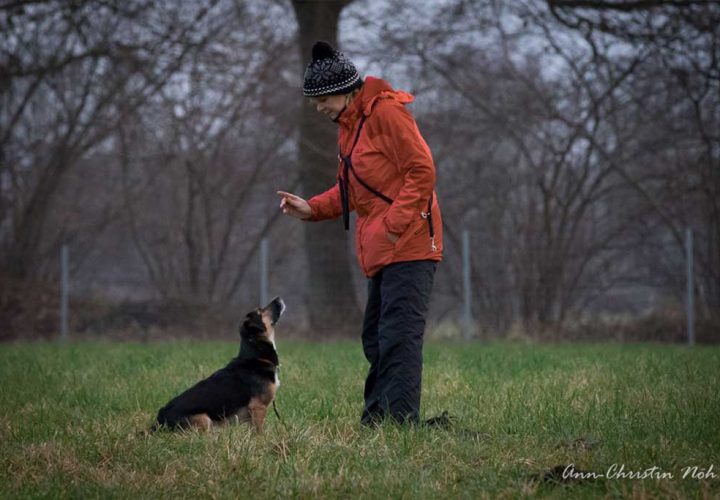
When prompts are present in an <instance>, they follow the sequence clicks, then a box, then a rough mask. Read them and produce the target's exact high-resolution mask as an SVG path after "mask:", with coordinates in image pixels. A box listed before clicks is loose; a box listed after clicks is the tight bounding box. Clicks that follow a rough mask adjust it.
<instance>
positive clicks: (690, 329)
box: [685, 227, 695, 345]
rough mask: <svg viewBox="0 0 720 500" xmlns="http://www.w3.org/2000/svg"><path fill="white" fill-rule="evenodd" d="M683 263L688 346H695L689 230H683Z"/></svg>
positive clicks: (690, 238)
mask: <svg viewBox="0 0 720 500" xmlns="http://www.w3.org/2000/svg"><path fill="white" fill-rule="evenodd" d="M685 261H686V264H687V300H686V302H685V308H686V316H687V336H688V344H689V345H694V344H695V297H694V283H693V281H694V279H693V278H694V276H693V268H694V266H693V233H692V229H691V228H689V227H688V228H687V229H686V230H685Z"/></svg>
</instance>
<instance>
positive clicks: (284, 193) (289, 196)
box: [277, 191, 300, 200]
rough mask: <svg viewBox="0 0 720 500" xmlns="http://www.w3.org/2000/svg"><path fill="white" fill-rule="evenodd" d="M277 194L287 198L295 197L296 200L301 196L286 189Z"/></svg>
mask: <svg viewBox="0 0 720 500" xmlns="http://www.w3.org/2000/svg"><path fill="white" fill-rule="evenodd" d="M277 194H279V195H280V196H283V197H285V198H290V199H295V200H297V199H299V198H300V197H299V196H296V195H294V194H292V193H288V192H286V191H278V192H277Z"/></svg>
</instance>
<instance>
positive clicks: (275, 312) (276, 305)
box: [265, 297, 285, 325]
mask: <svg viewBox="0 0 720 500" xmlns="http://www.w3.org/2000/svg"><path fill="white" fill-rule="evenodd" d="M265 310H267V311H270V313H271V317H272V324H273V325H274V324H275V323H277V321H278V320H279V319H280V316H282V313H284V312H285V302H283V299H281V298H280V297H275V298H274V299H273V300H272V302H270V303H269V304H268V305H267V307H265Z"/></svg>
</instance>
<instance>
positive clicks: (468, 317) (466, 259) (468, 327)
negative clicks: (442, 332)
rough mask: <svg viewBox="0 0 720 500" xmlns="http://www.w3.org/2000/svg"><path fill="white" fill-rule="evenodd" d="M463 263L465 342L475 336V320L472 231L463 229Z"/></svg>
mask: <svg viewBox="0 0 720 500" xmlns="http://www.w3.org/2000/svg"><path fill="white" fill-rule="evenodd" d="M462 261H463V299H464V304H463V323H464V330H465V335H464V336H465V340H470V339H471V338H472V335H473V320H472V308H471V300H472V297H471V293H472V289H471V287H470V231H468V230H467V229H463V233H462Z"/></svg>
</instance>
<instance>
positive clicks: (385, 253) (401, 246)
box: [308, 76, 443, 277]
mask: <svg viewBox="0 0 720 500" xmlns="http://www.w3.org/2000/svg"><path fill="white" fill-rule="evenodd" d="M412 101H413V96H412V95H410V94H408V93H407V92H403V91H396V90H393V89H392V87H390V85H388V83H387V82H385V81H383V80H381V79H379V78H373V77H371V76H368V77H367V78H366V79H365V84H364V85H363V86H362V88H361V90H360V92H359V93H358V94H357V95H356V96H355V98H354V99H353V101H352V103H351V104H350V106H348V108H347V109H346V110H345V111H344V112H343V114H342V115H341V116H340V120H339V124H340V130H339V133H338V145H339V147H340V152H341V153H342V154H343V155H347V154H348V153H349V152H350V149H351V148H352V144H353V142H354V140H355V135H356V133H357V130H358V126H359V125H360V118H361V116H362V115H365V117H366V119H365V123H364V125H363V127H362V130H361V132H360V135H359V139H358V142H357V145H356V146H355V149H354V150H353V152H352V157H351V158H352V165H353V169H354V172H355V174H357V177H360V178H361V179H362V180H363V181H364V182H365V184H367V185H368V186H370V187H372V188H373V189H375V190H376V191H379V192H380V193H382V194H383V195H385V196H386V197H388V198H390V199H392V200H393V202H392V204H389V203H387V202H386V201H383V200H382V199H381V198H379V197H378V196H376V195H375V194H373V193H372V192H370V191H369V190H368V189H366V188H365V187H364V186H362V185H361V184H360V182H359V181H358V180H357V177H356V176H355V175H353V174H352V173H350V174H349V176H348V184H349V205H350V210H355V211H356V212H357V221H356V228H355V247H356V250H357V257H358V261H359V263H360V267H361V268H362V270H363V272H364V273H365V275H366V276H368V277H372V276H374V275H375V274H376V273H377V272H378V271H379V270H380V269H382V268H383V267H384V266H386V265H388V264H392V263H394V262H404V261H410V260H442V250H443V245H442V220H441V216H440V206H439V205H438V202H437V195H435V194H434V191H433V189H434V187H435V164H434V163H433V160H432V154H431V153H430V148H429V147H428V145H427V144H426V143H425V140H424V139H423V138H422V136H421V135H420V131H419V130H418V128H417V124H416V123H415V119H414V118H413V116H412V115H411V114H410V112H409V111H408V110H407V109H405V104H407V103H410V102H412ZM342 175H343V164H342V161H341V162H340V164H339V167H338V178H340V177H341V176H342ZM431 195H432V199H433V204H432V224H433V228H434V232H435V237H434V242H433V241H431V238H430V228H429V224H428V220H427V219H426V218H423V215H422V214H423V213H424V212H426V211H427V208H428V202H429V201H430V196H431ZM308 203H309V204H310V208H311V209H312V215H311V217H310V218H309V219H308V220H313V221H319V220H325V219H333V218H336V217H339V216H340V215H341V214H342V204H341V197H340V188H339V186H338V184H336V185H335V186H333V187H332V188H330V189H329V190H327V191H325V192H324V193H322V194H319V195H317V196H315V197H313V198H311V199H310V200H308ZM388 232H389V233H394V234H398V235H401V236H400V239H399V240H398V241H396V242H395V243H393V242H391V241H390V239H388V236H387V233H388ZM433 243H434V248H433Z"/></svg>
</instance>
